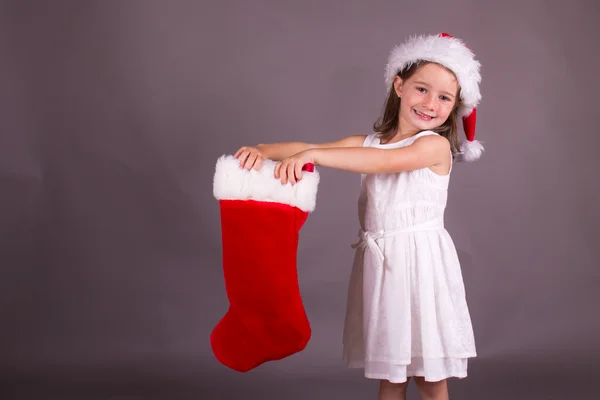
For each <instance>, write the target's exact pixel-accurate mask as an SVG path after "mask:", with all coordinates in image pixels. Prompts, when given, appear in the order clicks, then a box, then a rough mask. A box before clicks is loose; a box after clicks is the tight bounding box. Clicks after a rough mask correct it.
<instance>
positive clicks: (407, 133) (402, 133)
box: [386, 124, 419, 144]
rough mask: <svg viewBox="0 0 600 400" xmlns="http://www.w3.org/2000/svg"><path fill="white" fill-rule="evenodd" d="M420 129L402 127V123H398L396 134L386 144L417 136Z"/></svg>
mask: <svg viewBox="0 0 600 400" xmlns="http://www.w3.org/2000/svg"><path fill="white" fill-rule="evenodd" d="M417 133H419V131H418V130H417V129H414V128H413V129H410V130H409V129H404V130H403V129H402V127H401V126H400V124H398V129H397V130H396V134H395V135H394V136H393V137H392V138H391V139H390V140H388V141H387V142H386V144H390V143H396V142H399V141H401V140H404V139H407V138H409V137H412V136H415V135H416V134H417Z"/></svg>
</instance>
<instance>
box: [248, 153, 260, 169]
mask: <svg viewBox="0 0 600 400" xmlns="http://www.w3.org/2000/svg"><path fill="white" fill-rule="evenodd" d="M256 157H257V155H256V154H253V153H250V155H249V156H248V161H246V169H247V170H251V169H252V167H253V166H254V163H255V162H256Z"/></svg>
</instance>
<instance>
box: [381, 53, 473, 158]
mask: <svg viewBox="0 0 600 400" xmlns="http://www.w3.org/2000/svg"><path fill="white" fill-rule="evenodd" d="M429 63H430V62H429V61H419V62H416V63H414V64H412V65H411V66H410V67H409V68H406V69H404V70H402V71H400V72H399V73H398V76H399V77H400V78H402V81H403V82H406V80H407V79H409V78H410V77H411V76H413V75H414V74H415V72H417V71H418V70H419V68H421V67H423V66H424V65H427V64H429ZM450 72H452V71H450ZM400 101H401V100H400V97H398V95H397V94H396V91H395V90H394V88H393V86H392V87H390V92H389V95H388V98H387V101H386V103H385V107H384V110H383V115H382V116H381V117H380V118H379V119H378V120H377V121H376V122H375V123H374V124H373V130H374V131H375V132H377V133H378V136H379V139H380V140H381V142H382V143H384V142H387V141H389V140H390V139H392V138H393V137H394V136H395V135H396V133H397V130H398V117H399V112H400ZM461 103H462V102H461V99H460V88H459V89H458V93H457V95H456V104H455V105H454V108H453V109H452V112H451V113H450V115H449V116H448V119H447V120H446V121H445V122H444V123H443V124H442V125H441V126H439V127H437V128H435V129H432V131H434V132H436V133H438V134H440V135H441V136H443V137H445V138H446V139H448V141H449V142H450V147H451V149H452V154H455V153H457V152H458V151H459V150H460V142H459V140H458V108H459V107H460V105H461Z"/></svg>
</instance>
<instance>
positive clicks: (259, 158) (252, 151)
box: [234, 146, 265, 171]
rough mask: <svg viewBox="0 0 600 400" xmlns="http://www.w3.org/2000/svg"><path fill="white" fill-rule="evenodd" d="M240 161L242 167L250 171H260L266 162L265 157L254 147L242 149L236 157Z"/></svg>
mask: <svg viewBox="0 0 600 400" xmlns="http://www.w3.org/2000/svg"><path fill="white" fill-rule="evenodd" d="M234 157H235V158H238V159H239V160H240V167H242V168H245V169H247V170H250V169H252V168H254V169H255V170H257V171H258V170H259V169H261V168H262V166H263V162H264V161H265V155H264V154H263V153H262V151H260V150H259V149H257V148H256V147H254V146H244V147H242V148H240V149H239V150H238V151H237V152H236V153H235V155H234Z"/></svg>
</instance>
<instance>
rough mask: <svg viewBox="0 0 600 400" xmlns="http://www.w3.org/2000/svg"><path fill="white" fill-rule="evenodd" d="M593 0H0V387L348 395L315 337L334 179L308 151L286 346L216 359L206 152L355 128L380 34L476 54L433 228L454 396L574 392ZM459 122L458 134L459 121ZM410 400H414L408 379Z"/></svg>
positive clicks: (581, 335) (587, 320) (578, 390)
mask: <svg viewBox="0 0 600 400" xmlns="http://www.w3.org/2000/svg"><path fill="white" fill-rule="evenodd" d="M599 16H600V6H599V5H598V4H597V3H595V2H593V1H591V0H590V1H584V0H572V1H570V2H558V1H542V0H525V1H512V0H511V1H503V2H489V3H486V2H481V1H476V0H461V1H453V2H447V1H430V2H426V3H406V2H399V1H390V0H385V1H384V0H372V1H368V2H367V1H341V0H340V1H327V2H322V1H312V0H309V1H306V0H305V1H266V0H261V1H252V2H247V1H243V0H223V1H176V0H171V1H169V2H167V1H158V0H149V1H141V0H137V1H136V0H123V1H115V0H110V1H91V0H88V1H66V0H63V1H53V2H34V1H7V0H5V1H0V63H1V64H0V88H1V89H0V152H1V153H0V179H1V188H2V194H1V196H0V227H1V231H0V232H1V235H2V236H1V241H0V252H1V253H0V256H1V258H0V267H1V272H2V278H1V279H0V395H1V397H2V398H3V399H7V400H8V399H28V400H29V399H38V398H39V399H46V398H78V399H92V398H94V399H96V398H97V399H121V398H128V399H129V398H140V399H146V398H147V399H153V398H165V399H167V398H168V399H177V398H194V399H207V400H221V399H230V398H231V399H234V398H235V399H237V398H242V397H244V398H257V399H279V398H287V399H290V400H295V399H332V398H335V399H338V398H339V399H342V398H343V399H348V400H351V399H368V398H376V390H377V383H376V382H375V381H370V380H367V379H365V378H363V376H362V371H360V370H348V369H346V368H345V367H344V365H343V363H342V359H341V333H342V328H343V318H344V311H345V301H346V288H347V283H348V279H349V275H350V268H351V261H352V255H353V253H352V249H351V248H350V244H351V243H353V242H355V240H356V234H357V232H358V223H357V217H356V215H357V214H356V213H357V211H356V200H357V195H358V188H359V187H358V185H359V177H358V175H355V174H351V173H346V172H342V171H336V170H329V169H325V168H321V169H320V173H321V185H320V187H319V195H318V200H317V209H316V210H315V212H314V213H312V214H311V215H310V216H309V218H308V220H307V222H306V224H305V226H304V227H303V229H302V231H301V234H300V244H299V249H298V269H299V276H300V287H301V292H302V296H303V299H304V304H305V307H306V310H307V313H308V317H309V319H310V321H311V324H312V328H313V336H312V339H311V341H310V343H309V345H308V347H307V348H306V349H305V350H304V351H303V352H301V353H299V354H296V355H294V356H292V357H290V358H288V359H285V360H282V361H278V362H276V363H268V364H265V365H263V366H261V367H260V368H258V369H256V370H254V371H252V372H250V373H248V374H244V375H242V374H238V373H236V372H233V371H231V370H228V369H227V368H225V367H224V366H222V365H220V364H219V363H218V362H217V361H216V360H215V359H214V357H213V355H212V353H211V350H210V345H209V341H208V338H209V335H210V332H211V330H212V328H213V327H214V325H215V324H216V323H217V322H218V320H219V319H220V318H221V316H222V315H223V314H224V313H225V312H226V310H227V306H228V303H227V299H226V295H225V290H224V284H223V276H222V270H221V236H220V234H221V233H220V220H219V207H218V202H217V201H216V200H215V199H214V197H213V196H212V176H213V173H214V166H215V163H216V160H217V158H218V157H219V156H220V155H222V154H232V153H233V152H235V151H236V150H237V149H238V148H239V147H240V146H242V145H252V144H257V143H261V142H263V143H264V142H273V141H291V140H294V141H296V140H301V141H307V142H324V141H332V140H336V139H338V138H340V137H342V136H346V135H350V134H364V133H369V132H371V127H372V124H373V122H374V121H375V119H376V118H377V117H378V116H379V113H380V111H381V109H382V107H383V104H384V100H385V92H386V87H385V85H384V82H383V71H384V66H385V62H386V58H387V55H388V53H389V51H390V50H391V48H392V47H393V46H395V45H397V44H399V43H400V42H401V41H402V40H404V38H406V36H408V35H411V34H415V33H438V32H441V31H446V32H449V33H450V34H452V35H454V36H457V37H460V38H461V39H463V40H465V42H466V43H467V45H468V46H469V47H470V48H472V49H473V50H474V52H475V53H476V55H477V57H478V59H479V60H480V61H481V63H482V75H483V82H482V85H481V90H482V94H483V100H482V103H481V105H480V106H479V107H478V122H477V132H476V135H477V138H478V139H479V140H481V141H483V142H484V145H485V147H486V152H485V153H484V155H483V157H482V158H481V160H480V161H477V162H476V163H472V164H460V165H457V166H456V168H455V169H454V171H453V175H452V178H451V179H452V180H451V186H450V193H449V204H448V208H447V213H446V227H447V229H448V231H449V232H450V234H451V235H452V237H453V240H454V242H455V244H456V247H457V249H458V251H459V256H460V259H461V263H462V267H463V276H464V281H465V286H466V290H467V300H468V302H469V306H470V311H471V317H472V320H473V325H474V329H475V335H476V343H477V350H478V354H479V356H478V357H477V358H476V359H474V360H472V361H470V364H469V378H468V379H466V380H460V381H459V380H451V381H450V390H451V392H450V393H451V396H452V398H456V399H486V400H495V399H515V400H516V399H576V398H577V399H580V398H592V397H593V395H594V393H596V391H597V390H596V388H597V384H596V383H595V382H594V381H593V377H594V376H595V375H597V374H598V373H599V372H600V368H599V367H598V365H600V364H599V363H600V316H599V315H600V314H599V313H598V311H597V305H598V303H599V301H600V295H599V294H598V293H599V289H600V270H599V268H598V266H599V265H600V262H599V261H600V252H599V250H598V240H599V239H600V211H599V210H598V204H599V200H600V179H598V176H597V170H598V166H597V161H596V160H597V152H598V148H599V145H600V140H599V135H598V126H597V125H598V124H597V115H598V110H597V109H598V93H600V80H599V79H598V75H597V71H598V70H599V69H600V56H599V53H598V52H597V51H596V50H595V49H596V48H597V41H598V38H599V37H600V28H599V27H598V24H597V21H598V18H599ZM461 134H462V131H461ZM410 394H412V395H414V394H416V391H415V390H414V388H413V387H411V389H410Z"/></svg>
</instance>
